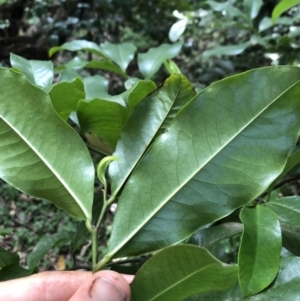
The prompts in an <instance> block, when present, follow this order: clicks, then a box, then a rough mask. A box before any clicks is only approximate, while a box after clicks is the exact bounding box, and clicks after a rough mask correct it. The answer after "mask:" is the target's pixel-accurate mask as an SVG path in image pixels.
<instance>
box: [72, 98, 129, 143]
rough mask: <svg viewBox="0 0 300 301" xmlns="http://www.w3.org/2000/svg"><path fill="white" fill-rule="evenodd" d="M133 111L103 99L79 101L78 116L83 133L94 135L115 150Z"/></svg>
mask: <svg viewBox="0 0 300 301" xmlns="http://www.w3.org/2000/svg"><path fill="white" fill-rule="evenodd" d="M130 113H131V111H130V110H129V109H127V108H125V107H123V106H121V105H120V104H118V103H116V102H112V101H108V100H103V99H94V100H92V101H90V102H87V101H79V103H78V108H77V116H78V120H79V124H80V128H81V129H82V131H84V132H87V133H93V134H95V135H96V136H98V137H99V138H101V139H103V140H104V141H105V142H107V143H108V144H109V145H110V147H112V149H115V147H116V144H117V141H118V140H119V138H120V133H121V130H122V129H123V127H124V125H125V123H126V121H127V119H128V117H129V115H130Z"/></svg>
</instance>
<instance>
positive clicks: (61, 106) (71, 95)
mask: <svg viewBox="0 0 300 301" xmlns="http://www.w3.org/2000/svg"><path fill="white" fill-rule="evenodd" d="M49 96H50V98H51V102H52V105H53V108H54V110H55V111H56V112H57V113H58V114H59V115H60V117H61V118H62V119H64V120H67V119H68V118H69V116H70V114H71V112H75V111H76V110H77V103H78V101H79V100H81V99H84V98H85V92H84V85H83V82H82V80H81V79H80V78H76V79H75V80H74V81H72V82H60V83H57V84H56V85H54V86H53V87H52V89H51V90H50V92H49Z"/></svg>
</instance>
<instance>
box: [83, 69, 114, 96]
mask: <svg viewBox="0 0 300 301" xmlns="http://www.w3.org/2000/svg"><path fill="white" fill-rule="evenodd" d="M83 84H84V91H85V93H86V96H85V99H86V100H93V99H95V98H102V97H107V96H108V95H109V94H108V84H109V83H108V80H107V79H106V78H105V77H103V76H101V75H95V76H87V77H85V78H84V79H83Z"/></svg>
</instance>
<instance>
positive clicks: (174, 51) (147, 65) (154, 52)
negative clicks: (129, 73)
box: [138, 43, 182, 78]
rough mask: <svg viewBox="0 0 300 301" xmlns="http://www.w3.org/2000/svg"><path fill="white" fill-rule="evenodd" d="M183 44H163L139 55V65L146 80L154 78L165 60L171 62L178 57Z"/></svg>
mask: <svg viewBox="0 0 300 301" xmlns="http://www.w3.org/2000/svg"><path fill="white" fill-rule="evenodd" d="M181 47H182V44H181V43H176V44H172V45H171V44H162V45H160V46H159V47H156V48H150V50H149V51H148V52H146V53H139V55H138V65H139V69H140V71H141V73H142V74H143V76H144V77H145V78H152V77H153V75H154V74H155V73H156V72H157V71H158V70H159V68H160V67H161V65H162V63H163V61H164V60H169V59H172V58H174V57H175V56H177V55H178V54H179V52H180V50H181Z"/></svg>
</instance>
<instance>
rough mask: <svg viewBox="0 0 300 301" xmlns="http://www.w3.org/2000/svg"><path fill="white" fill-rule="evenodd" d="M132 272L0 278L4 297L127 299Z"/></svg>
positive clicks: (15, 300) (9, 300)
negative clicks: (129, 273) (12, 278)
mask: <svg viewBox="0 0 300 301" xmlns="http://www.w3.org/2000/svg"><path fill="white" fill-rule="evenodd" d="M132 279H133V276H131V275H121V274H118V273H116V272H113V271H100V272H97V273H95V274H93V275H92V274H91V273H90V272H85V271H57V272H56V271H55V272H42V273H38V274H35V275H32V276H29V277H25V278H20V279H15V280H9V281H4V282H0V300H5V301H130V287H129V283H130V282H131V281H132Z"/></svg>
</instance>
